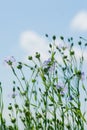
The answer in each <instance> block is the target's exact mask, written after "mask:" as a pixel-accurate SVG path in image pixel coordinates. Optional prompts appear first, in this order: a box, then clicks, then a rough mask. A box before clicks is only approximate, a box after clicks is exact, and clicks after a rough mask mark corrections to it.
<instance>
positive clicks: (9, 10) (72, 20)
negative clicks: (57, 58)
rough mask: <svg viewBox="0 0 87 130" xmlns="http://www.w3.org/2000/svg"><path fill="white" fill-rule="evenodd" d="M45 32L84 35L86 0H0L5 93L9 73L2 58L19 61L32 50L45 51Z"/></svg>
mask: <svg viewBox="0 0 87 130" xmlns="http://www.w3.org/2000/svg"><path fill="white" fill-rule="evenodd" d="M46 33H48V34H49V35H50V37H51V36H52V35H54V34H55V35H56V36H57V37H59V36H60V35H63V36H64V37H65V38H68V37H70V36H73V37H74V38H78V37H79V36H83V37H85V38H86V36H87V0H84V1H81V0H80V1H79V0H66V1H65V0H43V1H41V0H31V1H30V0H25V1H24V0H14V1H12V0H2V1H1V2H0V59H1V60H0V81H2V85H3V88H4V92H5V94H7V93H9V90H10V86H11V80H12V79H13V76H12V73H11V72H10V70H9V69H7V68H6V67H5V66H4V65H3V60H4V58H5V57H7V56H14V57H15V58H16V59H17V60H22V59H24V58H25V57H26V56H27V55H28V54H32V53H33V51H34V50H35V51H36V50H40V51H41V52H42V50H43V53H45V49H46V48H47V47H46V46H47V41H46V40H45V37H44V36H45V34H46ZM39 42H42V44H41V45H40V43H39ZM41 47H42V48H41ZM45 57H46V56H45ZM11 88H12V86H11Z"/></svg>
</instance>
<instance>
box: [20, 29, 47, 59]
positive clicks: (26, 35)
mask: <svg viewBox="0 0 87 130" xmlns="http://www.w3.org/2000/svg"><path fill="white" fill-rule="evenodd" d="M20 45H21V47H22V48H23V49H24V50H25V51H26V54H27V55H32V56H34V55H35V52H39V53H40V54H41V56H42V59H45V58H46V57H47V56H48V52H47V51H48V42H47V41H46V40H45V38H43V37H41V36H40V35H39V34H37V33H36V32H33V31H25V32H22V33H21V35H20Z"/></svg>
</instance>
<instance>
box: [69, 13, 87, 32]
mask: <svg viewBox="0 0 87 130" xmlns="http://www.w3.org/2000/svg"><path fill="white" fill-rule="evenodd" d="M70 27H71V28H72V29H74V30H77V31H87V11H80V12H79V13H77V14H76V15H75V16H74V18H73V19H72V21H71V24H70Z"/></svg>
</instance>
